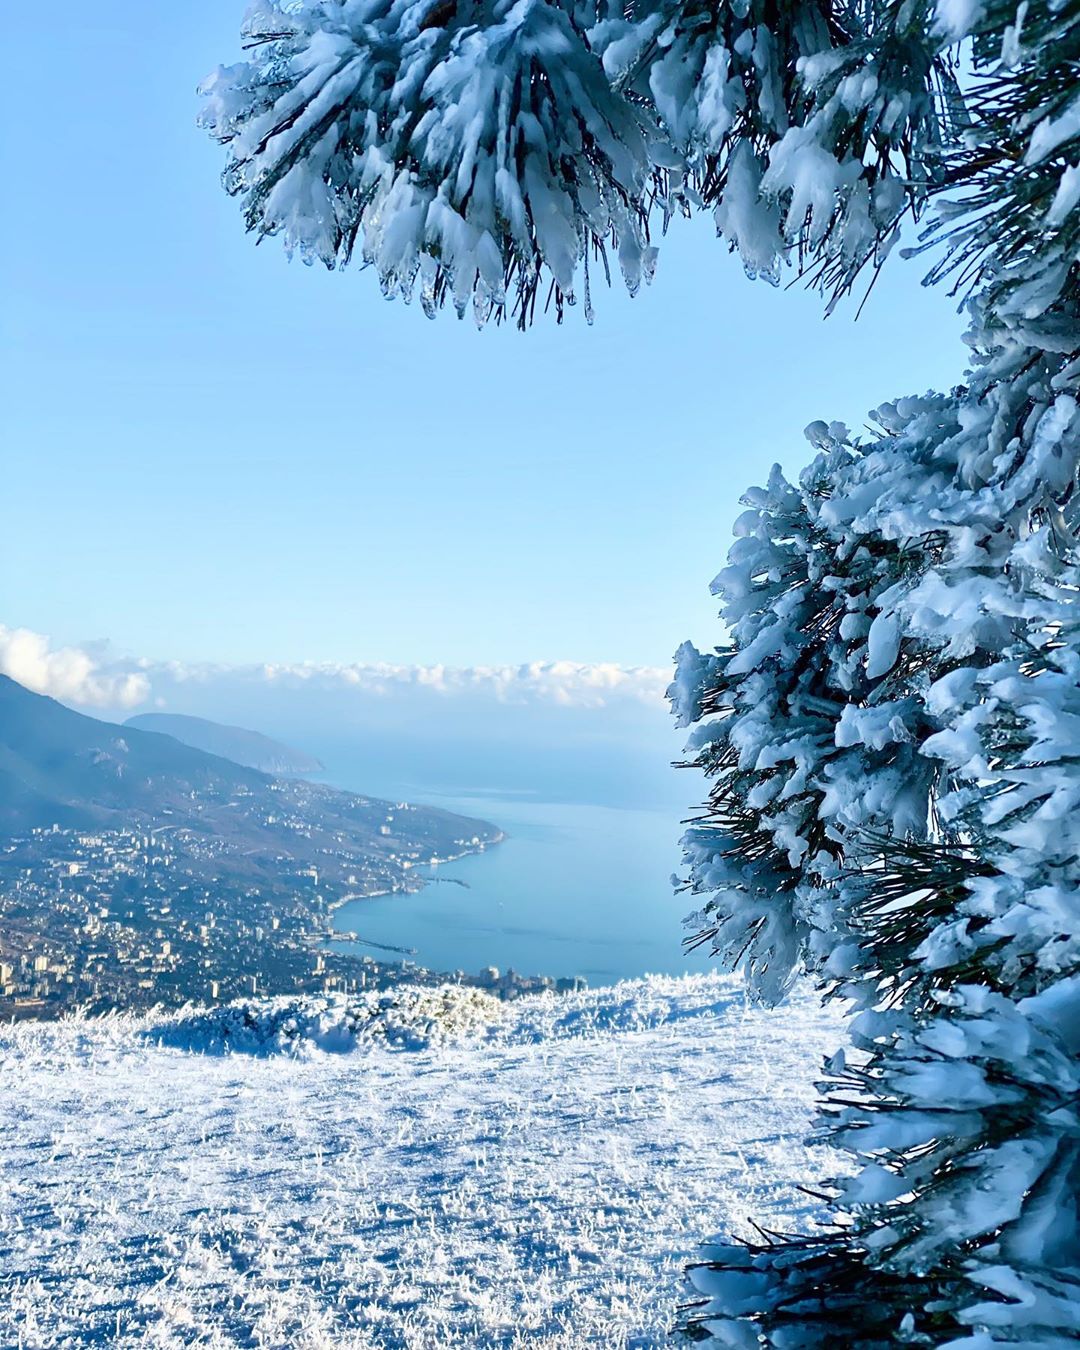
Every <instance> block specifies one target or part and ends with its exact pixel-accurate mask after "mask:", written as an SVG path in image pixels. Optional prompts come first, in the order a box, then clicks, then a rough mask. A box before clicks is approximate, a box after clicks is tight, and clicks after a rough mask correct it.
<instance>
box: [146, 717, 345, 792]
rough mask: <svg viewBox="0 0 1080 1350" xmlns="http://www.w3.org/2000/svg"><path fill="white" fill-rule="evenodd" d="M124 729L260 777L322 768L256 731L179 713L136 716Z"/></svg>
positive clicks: (292, 773) (306, 757) (315, 770)
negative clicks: (156, 735)
mask: <svg viewBox="0 0 1080 1350" xmlns="http://www.w3.org/2000/svg"><path fill="white" fill-rule="evenodd" d="M124 725H125V726H126V727H135V728H136V729H137V730H139V731H159V732H162V733H163V734H164V735H166V736H172V737H174V738H175V739H176V740H178V741H180V742H181V744H183V745H189V746H191V747H192V748H193V749H195V750H205V751H206V753H207V754H208V755H219V756H220V757H221V758H222V759H231V760H232V762H233V763H234V764H242V765H244V766H245V767H246V768H249V769H258V770H259V771H260V772H261V773H269V774H276V775H280V776H283V777H292V776H294V775H296V774H305V773H318V772H319V771H320V769H321V768H322V767H323V766H322V764H320V763H319V761H318V760H317V759H315V758H314V756H312V755H306V754H304V752H303V751H302V750H294V749H293V748H292V747H291V746H288V745H282V744H281V742H280V741H274V740H271V739H270V737H269V736H263V735H262V734H261V732H258V731H247V730H245V728H244V727H232V726H225V725H223V724H222V723H221V722H210V721H208V720H207V719H206V718H205V717H187V716H184V715H183V714H181V713H139V715H138V716H137V717H129V718H128V720H127V721H126V722H125V723H124Z"/></svg>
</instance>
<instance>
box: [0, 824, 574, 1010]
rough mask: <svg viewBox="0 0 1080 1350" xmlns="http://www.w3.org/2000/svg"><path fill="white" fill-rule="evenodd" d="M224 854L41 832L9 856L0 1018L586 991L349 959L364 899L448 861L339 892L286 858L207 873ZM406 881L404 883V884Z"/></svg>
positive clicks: (505, 976) (389, 872)
mask: <svg viewBox="0 0 1080 1350" xmlns="http://www.w3.org/2000/svg"><path fill="white" fill-rule="evenodd" d="M217 847H218V845H217V843H216V841H215V840H214V839H212V838H210V837H206V836H200V835H198V834H195V833H193V832H191V831H187V830H170V829H155V830H147V831H140V830H137V829H123V830H113V831H98V832H93V833H88V832H82V831H75V830H66V829H61V828H60V827H59V826H56V825H54V826H50V827H42V828H35V829H33V830H32V831H30V832H29V833H28V834H27V835H26V836H24V837H20V838H14V839H8V840H6V841H5V842H4V844H3V847H2V849H0V1019H3V1020H10V1019H18V1020H22V1019H27V1018H51V1017H56V1016H59V1015H60V1014H62V1013H64V1012H67V1011H71V1010H74V1009H76V1008H80V1009H86V1010H88V1011H91V1012H104V1011H108V1010H111V1009H118V1008H123V1009H145V1008H150V1007H155V1006H164V1007H176V1006H180V1005H182V1004H185V1003H189V1002H198V1003H218V1002H226V1001H228V1000H230V999H233V998H238V997H240V996H244V995H246V996H251V995H261V994H265V995H275V994H295V993H324V992H330V991H341V992H354V991H356V990H361V989H369V988H377V989H379V988H386V987H389V986H391V985H393V984H397V983H401V982H402V981H403V980H407V981H408V982H410V983H414V984H416V983H419V984H435V983H443V982H445V981H446V980H447V979H450V980H453V981H456V982H459V983H463V984H467V985H472V986H477V987H480V988H484V989H487V990H489V991H490V992H492V993H495V994H498V995H499V996H501V997H511V998H512V997H515V996H517V995H518V994H521V993H526V992H531V991H536V990H540V989H547V988H563V987H565V988H566V989H571V988H577V987H580V984H581V982H580V981H578V980H560V981H555V980H552V979H550V978H547V977H543V976H537V977H529V976H522V975H518V974H516V973H515V972H513V971H507V972H500V971H498V970H495V969H493V968H489V969H487V970H484V971H480V972H478V973H475V974H466V973H465V972H463V971H454V972H438V973H437V972H431V971H428V970H425V969H423V968H422V967H420V966H417V965H416V964H415V963H413V962H411V961H410V960H408V959H407V956H406V955H405V954H401V959H394V960H386V959H383V958H382V957H379V958H376V957H375V956H371V955H357V954H355V952H354V951H343V950H341V949H340V945H341V944H342V943H343V940H347V939H349V938H351V939H352V942H351V943H348V945H350V946H355V945H356V944H357V943H358V942H359V941H361V940H362V939H361V938H360V937H359V936H358V935H356V934H344V933H341V932H339V931H337V930H336V929H335V928H334V925H333V913H334V910H335V909H336V908H337V907H339V906H340V904H342V903H344V902H345V901H346V900H348V899H351V898H354V897H355V896H357V895H375V894H379V893H385V892H387V891H393V890H405V889H409V890H412V889H415V888H416V886H417V885H419V884H422V883H421V881H420V879H419V877H418V876H417V875H415V874H414V875H413V876H409V875H408V874H409V872H410V871H412V870H413V868H414V867H415V866H416V865H418V864H419V863H421V862H433V861H435V860H436V857H435V856H434V855H433V854H432V853H431V852H429V853H428V854H427V855H425V854H424V853H423V851H422V850H418V849H417V848H416V846H415V845H414V846H411V847H409V849H408V852H409V853H410V854H411V855H412V856H410V857H405V858H402V857H399V856H398V855H396V854H395V853H393V852H389V853H387V854H386V855H384V857H383V858H381V859H371V858H369V859H368V860H367V862H366V865H362V864H361V863H359V862H356V861H355V860H354V861H353V863H352V865H354V866H355V867H357V868H360V869H361V870H358V871H352V872H350V871H347V870H346V866H347V864H346V861H345V860H344V859H342V858H338V859H336V860H335V861H336V867H335V869H334V872H335V878H336V877H337V876H340V882H338V881H337V880H335V882H334V883H333V884H332V885H331V886H327V885H326V884H325V883H326V878H325V877H324V876H323V875H321V874H320V870H319V868H318V867H317V866H314V865H308V864H307V863H305V865H302V866H297V865H295V864H294V863H293V864H291V863H290V862H289V860H288V859H285V858H283V859H281V861H280V867H279V871H278V873H277V875H276V876H275V877H274V878H273V879H271V880H269V881H268V880H267V878H266V874H265V872H263V871H260V873H259V874H258V875H257V876H255V877H252V876H246V875H244V874H243V873H238V872H237V871H236V869H229V868H227V867H223V868H221V869H220V871H219V874H218V875H216V876H214V875H212V870H213V869H211V868H209V867H208V864H209V863H211V862H212V861H213V856H214V853H215V851H216V849H217ZM403 873H404V874H405V876H404V877H403V875H402V874H403Z"/></svg>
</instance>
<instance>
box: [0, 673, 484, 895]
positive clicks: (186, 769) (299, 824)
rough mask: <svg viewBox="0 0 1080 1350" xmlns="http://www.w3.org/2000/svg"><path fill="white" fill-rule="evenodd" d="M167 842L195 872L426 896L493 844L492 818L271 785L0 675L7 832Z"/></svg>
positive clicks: (284, 783) (1, 799)
mask: <svg viewBox="0 0 1080 1350" xmlns="http://www.w3.org/2000/svg"><path fill="white" fill-rule="evenodd" d="M52 825H57V826H59V828H60V829H61V830H78V831H100V830H136V831H143V830H155V829H157V830H160V829H166V830H167V831H168V835H169V839H170V841H171V847H174V848H176V849H178V850H179V851H180V852H181V853H183V855H184V857H185V859H186V862H185V866H187V867H188V868H189V871H190V872H191V873H193V874H196V873H197V874H201V875H205V876H207V877H213V878H216V879H218V880H221V881H223V880H224V879H225V877H226V876H228V877H230V878H231V879H232V880H233V881H235V882H237V883H241V882H243V881H244V879H247V880H250V881H252V882H255V881H259V882H265V881H271V882H275V883H277V882H279V881H280V880H281V878H282V877H283V876H284V875H286V874H289V875H292V874H294V873H295V872H296V870H297V869H298V868H300V869H302V868H306V867H310V868H313V869H316V870H317V872H318V875H319V876H320V877H322V878H324V879H325V884H324V886H323V889H324V890H325V891H327V893H328V894H329V895H330V896H331V897H333V896H334V894H335V893H337V894H343V893H348V892H352V893H360V894H371V893H378V892H380V891H385V890H389V889H394V890H398V889H404V890H415V889H416V888H417V887H418V886H419V885H421V884H422V881H421V879H420V878H419V877H418V876H417V874H416V873H415V871H414V870H411V869H415V868H416V866H417V865H418V864H420V863H423V862H427V861H430V860H432V859H434V858H443V859H445V858H449V857H460V856H461V855H463V854H465V853H472V852H476V851H477V850H478V849H481V848H484V847H486V846H487V845H488V844H491V843H495V842H497V841H498V840H499V839H501V838H502V835H501V833H500V831H499V830H498V829H497V828H496V827H495V826H494V825H490V824H488V823H487V822H486V821H480V820H471V819H469V818H467V817H465V816H459V815H455V814H453V813H451V812H449V811H441V810H439V809H437V808H435V807H426V806H410V805H404V804H396V805H395V804H394V803H391V802H386V801H380V800H378V799H377V798H373V797H362V796H358V795H357V794H355V793H351V792H341V791H339V790H338V789H336V788H331V787H327V786H325V785H324V784H320V783H309V782H304V781H302V780H299V779H290V778H273V777H270V776H269V775H268V774H265V773H261V772H259V771H258V770H256V769H251V768H246V767H244V766H243V765H241V764H237V763H234V762H233V761H232V760H229V759H224V758H222V757H221V756H219V755H211V754H207V753H206V752H205V751H203V750H196V749H194V748H192V747H191V746H189V745H183V744H181V742H180V741H179V740H177V739H175V738H174V737H172V736H166V735H163V734H162V733H161V732H157V731H144V730H142V729H141V728H140V727H138V726H118V725H116V724H115V723H111V722H101V721H98V720H97V719H96V718H93V717H86V716H84V715H83V714H82V713H77V712H73V711H72V710H71V709H70V708H66V707H64V706H63V705H62V704H60V703H57V702H56V700H55V699H51V698H46V697H44V696H42V695H40V694H33V693H31V692H30V690H28V689H24V688H23V686H22V685H20V684H17V683H16V682H15V681H14V680H12V679H9V678H8V677H7V676H5V675H0V833H3V834H6V835H8V836H14V835H25V834H28V833H29V832H30V831H31V830H32V829H33V828H34V827H38V828H45V829H48V828H49V827H50V826H52Z"/></svg>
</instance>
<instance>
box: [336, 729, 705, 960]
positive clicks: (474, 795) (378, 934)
mask: <svg viewBox="0 0 1080 1350" xmlns="http://www.w3.org/2000/svg"><path fill="white" fill-rule="evenodd" d="M320 753H321V755H322V757H323V759H324V762H325V763H326V764H327V775H326V776H327V778H328V779H329V780H330V781H332V782H334V783H336V784H337V785H339V786H341V787H344V788H349V789H352V790H354V791H359V792H368V793H372V794H377V795H381V796H390V797H392V798H395V799H401V800H409V801H416V802H427V803H429V804H431V805H433V806H440V807H443V808H445V809H447V810H451V811H458V812H461V813H462V814H464V815H468V816H476V817H480V818H482V819H485V820H490V821H493V822H494V823H495V824H496V825H498V826H499V827H500V828H501V829H502V830H504V831H505V833H506V835H507V838H506V840H505V841H504V842H503V843H501V844H499V845H498V846H496V847H495V848H492V849H490V850H489V851H488V852H486V853H483V854H480V855H477V856H474V857H469V858H463V859H461V860H460V861H458V862H454V863H445V864H443V865H441V866H439V867H436V868H428V869H426V875H428V876H429V877H430V878H431V883H430V884H429V885H428V886H426V887H425V888H424V889H423V890H422V891H421V892H419V893H418V894H416V895H392V896H385V897H380V898H377V899H373V900H358V901H355V902H353V903H352V904H350V905H346V906H345V907H343V908H342V909H341V910H339V911H338V912H337V914H336V916H335V917H336V924H337V927H338V928H339V929H340V930H342V931H345V932H355V933H356V934H357V935H358V936H359V937H360V938H362V939H363V940H364V944H365V945H361V946H358V947H356V949H355V950H357V951H358V952H361V953H364V952H366V953H368V954H370V955H372V956H376V957H380V958H385V959H393V957H394V955H395V953H394V952H392V951H391V952H387V951H384V950H380V948H404V949H406V950H407V951H408V952H409V954H410V959H412V960H415V961H417V962H418V963H419V964H420V965H424V966H428V967H431V968H433V969H439V970H465V971H468V972H475V971H477V970H480V969H481V968H482V967H485V966H497V967H498V968H499V969H500V970H506V969H508V968H513V969H514V970H516V971H518V972H519V973H521V974H542V975H553V976H564V975H581V976H584V977H585V978H586V979H587V980H588V981H589V983H590V984H592V985H597V984H604V983H608V982H610V981H613V980H618V979H623V978H629V977H633V976H636V975H643V974H646V973H669V974H676V973H680V972H684V971H689V970H700V969H703V968H704V967H705V966H706V964H707V961H706V959H705V957H704V956H703V955H702V954H700V953H696V954H693V955H690V956H687V955H686V954H685V953H684V951H683V948H682V938H683V936H684V933H685V929H684V928H683V927H682V924H681V920H682V917H683V915H684V914H685V912H686V911H687V910H688V909H691V908H693V905H692V903H691V902H689V901H688V899H687V897H685V896H682V895H676V894H675V893H674V892H673V889H672V885H671V874H672V873H673V872H674V871H675V870H676V869H677V868H678V866H679V850H678V839H679V835H680V834H681V832H682V825H681V817H682V816H683V815H685V814H686V813H687V808H686V807H685V806H684V807H682V808H681V809H680V805H679V804H678V799H677V795H676V791H675V790H674V784H673V783H671V782H670V781H669V780H668V779H666V778H663V779H661V778H659V775H658V782H659V783H660V784H662V786H663V793H662V795H663V796H664V799H665V804H664V805H663V806H645V805H641V804H637V805H630V804H621V805H610V804H605V803H603V802H597V801H567V800H551V799H550V798H551V797H553V796H555V795H556V793H555V792H553V791H551V787H552V782H553V780H552V779H551V776H550V774H549V775H548V780H549V781H548V783H547V788H548V790H547V791H546V792H542V791H536V792H532V793H530V792H529V791H528V790H523V789H521V788H520V787H515V788H514V789H512V790H510V789H506V790H500V788H499V787H497V786H494V787H493V786H491V784H490V782H488V783H486V784H485V786H484V787H483V788H482V789H477V788H474V789H472V790H468V789H465V790H462V788H461V786H457V787H456V790H455V788H454V787H451V786H450V785H447V784H446V783H440V784H436V785H432V786H427V787H425V784H424V783H423V782H422V781H417V779H416V775H415V772H414V774H413V778H412V781H410V782H407V783H397V782H392V781H390V779H389V778H388V777H387V775H385V774H383V773H380V772H379V771H378V768H377V766H373V765H372V762H371V760H370V758H357V759H355V760H354V759H353V758H352V757H351V756H350V755H349V754H348V751H347V748H345V747H338V748H337V750H336V752H335V751H334V750H332V749H326V748H323V749H321V750H320ZM565 769H566V779H565V781H566V784H567V786H568V789H569V788H570V787H572V785H573V784H574V783H576V782H580V777H581V776H580V775H577V774H575V765H574V756H573V755H572V754H570V753H568V755H567V762H566V766H565ZM658 770H663V772H664V773H665V774H666V773H668V772H669V771H668V770H667V769H666V767H665V766H663V765H660V766H658ZM679 786H682V784H681V783H680V784H679ZM685 786H686V795H687V797H688V799H690V800H692V794H693V792H694V791H695V785H694V784H693V783H691V782H690V781H689V775H687V781H686V784H685ZM567 795H573V794H572V792H569V791H568V793H567ZM593 795H596V794H595V793H594V794H593ZM612 795H616V796H620V795H625V794H612ZM632 795H634V796H637V795H640V794H632ZM367 944H378V946H372V945H367Z"/></svg>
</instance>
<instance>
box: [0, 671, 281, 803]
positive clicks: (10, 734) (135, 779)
mask: <svg viewBox="0 0 1080 1350" xmlns="http://www.w3.org/2000/svg"><path fill="white" fill-rule="evenodd" d="M267 781H268V780H267V779H266V778H265V777H264V776H263V775H261V774H258V773H255V772H254V771H253V770H251V769H246V768H244V767H242V766H241V765H239V764H233V763H231V762H230V761H228V760H225V759H221V758H218V757H216V756H211V755H207V754H204V753H203V752H201V751H198V750H193V749H192V748H191V747H189V746H186V745H181V744H180V742H179V741H177V740H174V739H173V737H171V736H162V735H158V734H156V733H151V732H147V731H138V730H136V729H135V728H127V727H120V726H116V725H115V724H114V723H111V722H100V721H98V720H97V719H96V718H93V717H85V716H83V714H82V713H77V712H73V711H72V710H71V709H70V708H65V707H64V705H63V704H61V703H57V702H56V700H55V699H51V698H46V697H44V696H43V695H41V694H33V693H31V692H30V690H29V689H24V688H23V686H22V685H21V684H17V683H16V682H15V681H14V680H12V679H9V678H8V677H7V676H6V675H0V822H2V823H3V824H4V825H5V826H7V827H8V828H9V829H10V830H18V829H24V828H27V827H30V826H34V825H51V824H54V823H55V824H59V825H60V826H61V827H64V828H76V829H85V828H91V827H94V826H107V825H113V824H116V825H123V824H125V823H129V820H131V819H134V818H140V819H141V818H143V817H147V818H156V817H158V816H160V815H162V814H163V813H164V814H168V813H169V812H170V811H172V810H174V809H176V807H178V806H179V807H180V809H181V811H182V812H183V810H184V805H183V804H184V803H185V802H190V799H191V796H192V793H197V794H201V795H211V796H229V795H231V794H233V793H235V792H236V791H237V789H244V790H246V791H248V792H251V791H264V790H265V787H266V784H267ZM189 809H190V808H189Z"/></svg>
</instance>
